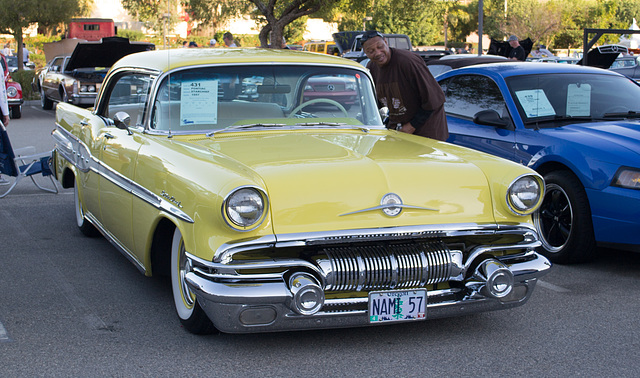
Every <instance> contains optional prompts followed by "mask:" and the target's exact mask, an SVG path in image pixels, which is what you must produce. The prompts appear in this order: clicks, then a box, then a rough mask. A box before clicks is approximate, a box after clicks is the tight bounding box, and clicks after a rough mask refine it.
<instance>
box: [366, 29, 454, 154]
mask: <svg viewBox="0 0 640 378" xmlns="http://www.w3.org/2000/svg"><path fill="white" fill-rule="evenodd" d="M361 41H362V48H363V49H364V52H365V54H366V55H367V58H369V59H370V62H369V64H368V65H367V68H368V69H369V71H370V72H371V76H373V81H374V83H375V85H376V95H377V98H378V103H379V104H380V105H381V106H386V107H387V108H388V109H389V122H388V124H387V128H390V129H395V130H398V131H400V132H403V133H409V134H416V135H421V136H424V137H427V138H432V139H437V140H442V141H445V140H447V138H448V137H449V129H448V126H447V119H446V117H445V113H444V99H445V98H444V92H442V88H441V87H440V85H439V84H438V82H437V81H436V80H435V79H434V78H433V76H432V75H431V73H430V72H429V70H428V69H427V66H426V65H425V64H424V61H423V60H422V58H421V57H420V56H419V55H417V54H414V53H413V52H411V51H408V50H401V49H394V48H390V47H389V45H388V44H387V41H386V39H385V38H384V36H383V35H382V34H381V33H380V32H378V31H375V30H371V31H367V32H365V33H364V34H363V35H362V39H361Z"/></svg>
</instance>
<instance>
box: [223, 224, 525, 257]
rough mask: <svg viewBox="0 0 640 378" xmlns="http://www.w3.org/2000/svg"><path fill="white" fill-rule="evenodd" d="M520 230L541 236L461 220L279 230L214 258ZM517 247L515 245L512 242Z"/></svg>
mask: <svg viewBox="0 0 640 378" xmlns="http://www.w3.org/2000/svg"><path fill="white" fill-rule="evenodd" d="M502 233H505V234H510V233H517V234H521V235H523V236H525V237H526V235H527V234H532V235H533V236H534V239H533V240H536V239H537V238H536V237H535V235H537V233H536V231H535V228H534V226H533V225H531V224H528V223H519V224H515V225H509V226H503V225H495V224H486V225H481V224H476V223H458V224H449V225H441V224H437V225H418V226H404V227H388V228H370V229H356V230H339V231H329V232H326V231H319V232H310V233H298V234H278V235H268V236H265V237H261V238H257V239H252V240H249V241H247V240H243V241H240V242H236V243H225V244H222V245H221V246H220V247H218V249H217V250H216V252H215V254H214V257H213V262H215V263H223V264H224V263H228V262H230V261H231V260H232V259H233V255H234V254H236V253H239V252H244V251H250V250H255V249H261V248H286V247H296V246H299V247H304V246H312V245H320V244H326V245H330V244H340V243H352V242H365V241H376V240H402V239H418V238H437V237H453V236H466V235H497V234H502ZM511 247H513V246H511Z"/></svg>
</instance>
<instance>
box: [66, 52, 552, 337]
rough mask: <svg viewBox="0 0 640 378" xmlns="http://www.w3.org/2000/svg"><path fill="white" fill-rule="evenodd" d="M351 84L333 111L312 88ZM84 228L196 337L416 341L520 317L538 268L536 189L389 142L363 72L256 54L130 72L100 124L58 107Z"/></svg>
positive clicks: (425, 143)
mask: <svg viewBox="0 0 640 378" xmlns="http://www.w3.org/2000/svg"><path fill="white" fill-rule="evenodd" d="M327 77H336V78H340V79H342V80H344V81H349V82H351V83H353V87H354V90H355V91H356V92H357V99H356V101H355V102H354V103H353V104H351V106H350V107H349V109H346V108H345V107H344V106H343V105H342V104H340V103H339V102H337V101H335V100H334V99H332V98H331V93H330V91H327V92H326V97H322V96H319V97H315V98H313V99H311V100H307V101H305V100H304V99H305V88H306V87H307V86H308V82H309V81H313V80H318V78H320V79H321V80H327ZM53 137H54V140H55V144H56V149H55V153H54V158H55V164H54V170H55V175H56V177H57V179H58V180H59V182H60V183H61V184H62V186H63V187H65V188H71V187H73V188H75V208H76V219H77V225H78V227H79V229H80V231H82V232H83V233H84V234H86V235H89V236H91V235H97V234H102V235H104V236H105V237H106V238H107V239H108V240H109V241H110V242H111V243H112V244H113V245H114V246H115V247H116V248H117V249H118V250H120V251H121V252H122V253H123V254H124V255H125V256H126V257H127V258H128V259H129V260H130V261H131V262H133V264H135V265H136V266H137V267H138V269H139V270H140V271H142V272H143V273H144V274H146V275H148V276H151V275H152V274H153V275H156V274H161V275H167V276H169V277H170V279H171V286H172V290H173V298H174V302H175V307H176V310H177V314H178V317H179V319H180V322H181V323H182V324H183V325H184V327H185V328H186V329H187V330H189V331H190V332H193V333H196V334H203V333H210V332H212V331H214V330H216V329H217V330H219V331H222V332H230V333H243V332H264V331H280V330H302V329H316V328H332V327H352V326H364V325H377V324H385V323H394V322H401V321H417V320H424V319H430V318H438V317H445V316H453V315H462V314H467V313H473V312H477V311H487V310H496V309H506V308H511V307H514V306H519V305H522V304H524V303H525V302H526V301H527V300H528V299H529V297H530V296H531V294H532V291H533V289H534V287H535V284H536V280H537V278H538V277H540V276H542V275H544V274H545V273H546V272H547V271H548V269H549V268H550V267H551V264H550V263H549V262H548V260H546V259H545V258H544V257H542V256H540V255H538V254H537V253H536V252H535V248H536V247H538V246H539V245H540V241H539V239H538V235H537V234H536V231H535V228H534V226H533V223H532V217H531V214H532V212H534V211H535V210H536V209H537V208H538V206H539V204H540V202H541V199H542V195H543V190H544V189H543V188H544V182H543V179H542V178H541V177H540V176H539V175H538V174H537V173H535V172H534V171H532V170H531V169H528V168H526V167H523V166H521V165H519V164H516V163H512V162H508V161H506V160H503V159H500V158H496V157H493V156H490V155H487V154H484V153H481V152H476V151H472V150H469V149H466V148H464V147H459V146H454V145H450V144H447V143H443V142H438V141H435V140H431V139H427V138H423V137H419V136H414V135H409V134H404V133H400V132H397V131H395V130H389V129H387V128H385V126H384V124H383V121H382V119H381V116H380V111H379V110H378V108H377V104H376V99H375V92H374V87H373V83H372V80H371V77H370V75H369V72H368V71H367V70H366V69H365V68H364V67H362V66H361V65H360V64H358V63H355V62H353V61H349V60H346V59H342V58H338V57H332V56H328V55H327V56H322V55H318V54H312V53H305V52H296V51H287V50H262V49H176V50H160V51H150V52H143V53H137V54H132V55H129V56H127V57H125V58H123V59H121V60H120V61H118V62H117V63H116V64H115V65H114V66H113V67H112V68H111V70H110V71H109V73H108V74H107V77H106V79H105V81H104V85H103V86H102V87H101V89H100V93H99V96H98V99H97V101H96V107H95V108H93V109H84V108H80V107H77V106H74V105H71V104H67V103H60V104H58V107H57V110H56V129H55V130H54V132H53Z"/></svg>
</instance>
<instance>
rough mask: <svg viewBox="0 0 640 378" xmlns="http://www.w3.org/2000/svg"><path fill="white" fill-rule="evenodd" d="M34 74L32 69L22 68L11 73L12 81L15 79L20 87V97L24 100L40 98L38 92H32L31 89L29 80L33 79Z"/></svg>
mask: <svg viewBox="0 0 640 378" xmlns="http://www.w3.org/2000/svg"><path fill="white" fill-rule="evenodd" d="M34 76H35V71H34V70H22V71H16V72H12V73H11V78H12V79H13V81H17V82H18V83H20V86H21V87H22V98H23V99H24V100H35V99H38V98H40V97H39V96H38V94H35V93H33V90H32V89H31V81H33V78H34Z"/></svg>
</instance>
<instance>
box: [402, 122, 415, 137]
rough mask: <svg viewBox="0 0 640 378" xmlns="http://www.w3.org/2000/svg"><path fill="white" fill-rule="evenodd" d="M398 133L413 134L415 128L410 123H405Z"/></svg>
mask: <svg viewBox="0 0 640 378" xmlns="http://www.w3.org/2000/svg"><path fill="white" fill-rule="evenodd" d="M398 131H401V132H403V133H407V134H413V133H414V132H415V131H416V128H415V127H413V126H412V125H411V122H407V123H405V124H404V125H402V127H401V128H400V130H398Z"/></svg>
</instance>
